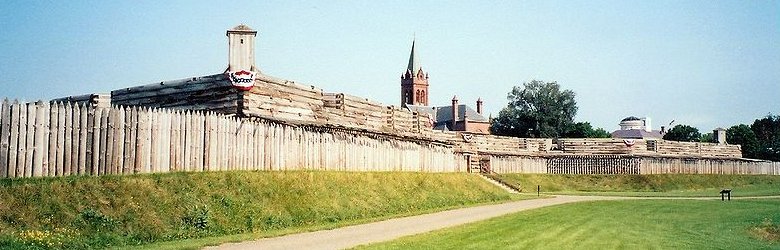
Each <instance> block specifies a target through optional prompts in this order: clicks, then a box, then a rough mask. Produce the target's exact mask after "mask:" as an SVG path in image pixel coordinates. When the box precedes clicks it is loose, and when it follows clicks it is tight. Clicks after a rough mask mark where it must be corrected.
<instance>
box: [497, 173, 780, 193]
mask: <svg viewBox="0 0 780 250" xmlns="http://www.w3.org/2000/svg"><path fill="white" fill-rule="evenodd" d="M500 177H501V178H503V179H504V181H506V182H507V183H510V184H513V185H515V186H519V187H521V188H522V189H523V192H524V193H535V192H536V188H537V185H540V186H541V191H542V192H543V193H553V194H586V195H617V196H663V197H674V196H677V197H692V196H697V197H701V196H713V197H714V196H719V191H720V190H721V189H723V188H730V189H732V190H733V192H732V196H770V195H780V176H770V175H686V174H667V175H547V174H504V175H500Z"/></svg>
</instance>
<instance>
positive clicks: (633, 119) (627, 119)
mask: <svg viewBox="0 0 780 250" xmlns="http://www.w3.org/2000/svg"><path fill="white" fill-rule="evenodd" d="M641 120H642V119H641V118H639V117H636V116H629V117H626V118H623V120H620V121H621V122H625V121H641Z"/></svg>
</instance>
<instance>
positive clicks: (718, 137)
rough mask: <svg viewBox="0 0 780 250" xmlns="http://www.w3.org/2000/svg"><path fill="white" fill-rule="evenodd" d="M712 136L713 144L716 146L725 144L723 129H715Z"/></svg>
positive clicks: (724, 131)
mask: <svg viewBox="0 0 780 250" xmlns="http://www.w3.org/2000/svg"><path fill="white" fill-rule="evenodd" d="M712 136H713V137H715V138H713V139H715V142H716V143H718V144H726V130H725V129H723V128H716V129H715V130H713V131H712Z"/></svg>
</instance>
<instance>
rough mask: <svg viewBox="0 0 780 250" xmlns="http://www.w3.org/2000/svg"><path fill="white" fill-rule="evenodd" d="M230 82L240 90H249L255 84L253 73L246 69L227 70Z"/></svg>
mask: <svg viewBox="0 0 780 250" xmlns="http://www.w3.org/2000/svg"><path fill="white" fill-rule="evenodd" d="M227 75H228V78H230V83H231V84H233V86H235V87H236V88H238V89H240V90H244V91H246V90H250V89H252V86H254V85H255V73H254V72H249V71H246V70H241V71H237V72H228V73H227Z"/></svg>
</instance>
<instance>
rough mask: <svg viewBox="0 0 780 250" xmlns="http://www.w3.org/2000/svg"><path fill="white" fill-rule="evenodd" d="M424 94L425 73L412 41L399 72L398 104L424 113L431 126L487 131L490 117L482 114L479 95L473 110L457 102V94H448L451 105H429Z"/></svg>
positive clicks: (447, 129)
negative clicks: (399, 90)
mask: <svg viewBox="0 0 780 250" xmlns="http://www.w3.org/2000/svg"><path fill="white" fill-rule="evenodd" d="M428 94H429V92H428V73H427V72H425V71H424V70H423V68H422V66H420V60H419V59H417V54H416V53H415V51H414V41H412V52H411V53H410V54H409V65H408V66H407V67H406V72H404V73H403V74H401V106H402V107H404V108H407V109H409V110H410V111H417V112H418V113H420V115H423V116H428V118H429V119H430V120H431V123H432V126H433V129H437V130H446V131H468V132H473V133H480V134H490V120H489V119H487V118H485V117H484V116H483V113H482V111H483V110H482V99H481V98H480V99H477V109H476V111H475V110H474V109H472V108H471V107H470V106H468V105H466V104H459V103H458V97H457V96H453V97H452V104H451V105H448V106H430V104H429V103H428Z"/></svg>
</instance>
